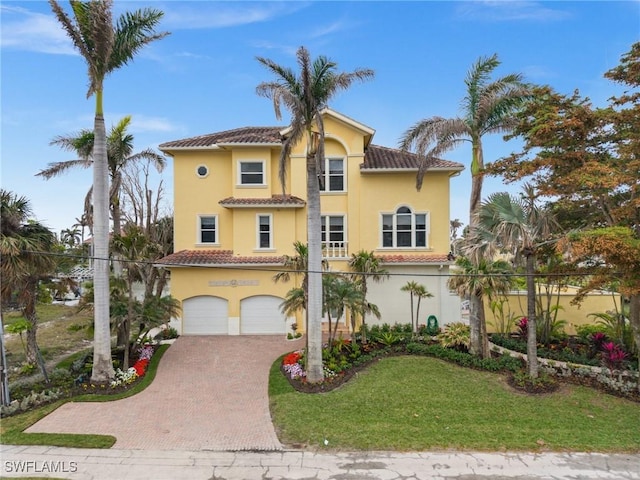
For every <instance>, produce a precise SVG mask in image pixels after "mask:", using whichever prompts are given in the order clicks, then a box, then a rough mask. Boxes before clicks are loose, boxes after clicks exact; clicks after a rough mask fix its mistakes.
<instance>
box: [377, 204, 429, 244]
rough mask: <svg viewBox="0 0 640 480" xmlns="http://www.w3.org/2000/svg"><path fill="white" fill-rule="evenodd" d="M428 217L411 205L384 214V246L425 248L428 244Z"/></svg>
mask: <svg viewBox="0 0 640 480" xmlns="http://www.w3.org/2000/svg"><path fill="white" fill-rule="evenodd" d="M428 230H429V228H428V218H427V214H426V213H415V212H413V211H412V210H411V208H409V207H404V206H403V207H399V208H398V209H397V210H396V211H395V213H383V214H382V246H383V247H384V248H424V247H426V246H427V232H428Z"/></svg>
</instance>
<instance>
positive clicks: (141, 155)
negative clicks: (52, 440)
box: [36, 115, 166, 235]
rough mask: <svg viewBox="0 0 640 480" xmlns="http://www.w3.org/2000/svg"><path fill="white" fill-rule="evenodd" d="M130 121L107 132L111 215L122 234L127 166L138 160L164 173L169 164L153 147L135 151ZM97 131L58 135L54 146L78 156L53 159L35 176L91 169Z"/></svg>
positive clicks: (46, 177) (50, 176) (114, 229)
mask: <svg viewBox="0 0 640 480" xmlns="http://www.w3.org/2000/svg"><path fill="white" fill-rule="evenodd" d="M130 124H131V116H130V115H127V116H125V117H123V118H122V119H121V120H120V121H119V122H118V123H117V124H116V125H114V126H113V127H111V131H110V132H109V135H107V163H108V168H109V181H110V182H109V183H110V185H111V189H110V192H109V205H110V207H109V208H110V210H111V217H112V218H113V233H114V235H120V231H121V224H122V211H121V208H120V207H121V199H120V195H121V188H122V176H123V172H124V170H125V168H126V167H127V166H128V165H130V164H132V163H134V162H139V161H143V160H146V161H149V162H151V163H152V164H153V165H154V166H155V168H156V170H157V171H158V172H162V170H163V169H164V167H165V165H166V160H165V158H164V157H163V156H162V155H160V154H159V153H157V152H155V151H154V150H153V149H151V148H147V149H145V150H143V151H141V152H137V153H133V135H132V134H130V133H127V128H128V127H129V125H130ZM94 138H95V135H94V132H93V131H92V130H86V129H85V130H81V131H80V132H78V133H76V134H73V135H69V136H62V135H61V136H58V137H55V138H54V139H53V140H52V141H51V145H57V146H59V147H61V148H62V149H64V150H67V151H72V152H75V153H76V154H77V155H78V157H79V158H78V159H76V160H66V161H63V162H53V163H49V164H48V165H47V168H46V169H44V170H41V171H40V172H38V173H37V174H36V175H37V176H41V177H43V178H45V179H47V180H48V179H50V178H53V177H56V176H58V175H61V174H63V173H65V172H67V171H68V170H69V169H71V168H75V167H82V168H89V167H91V165H92V164H93V160H92V153H93V144H94ZM92 190H93V189H90V190H89V193H87V199H86V200H85V205H90V204H91V201H90V199H91V194H92Z"/></svg>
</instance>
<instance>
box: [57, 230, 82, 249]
mask: <svg viewBox="0 0 640 480" xmlns="http://www.w3.org/2000/svg"><path fill="white" fill-rule="evenodd" d="M80 239H81V236H80V230H79V229H78V228H65V229H63V230H62V231H61V232H60V242H61V243H62V244H63V245H65V246H67V247H69V248H74V247H75V246H76V245H79V244H80Z"/></svg>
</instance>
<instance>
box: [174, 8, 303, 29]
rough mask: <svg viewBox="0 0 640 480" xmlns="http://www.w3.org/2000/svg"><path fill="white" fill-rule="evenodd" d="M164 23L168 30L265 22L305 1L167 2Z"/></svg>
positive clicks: (289, 11) (289, 12) (286, 13)
mask: <svg viewBox="0 0 640 480" xmlns="http://www.w3.org/2000/svg"><path fill="white" fill-rule="evenodd" d="M168 5H169V6H168V7H167V8H166V9H165V10H164V18H163V25H165V26H166V27H167V28H169V29H170V30H171V29H200V28H224V27H234V26H238V25H247V24H251V23H259V22H266V21H269V20H271V19H273V18H276V17H280V16H283V15H289V14H291V13H293V12H296V11H298V10H300V9H301V8H304V7H305V6H306V2H193V3H188V4H187V3H181V2H175V3H169V4H168Z"/></svg>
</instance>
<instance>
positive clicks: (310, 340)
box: [256, 47, 373, 383]
mask: <svg viewBox="0 0 640 480" xmlns="http://www.w3.org/2000/svg"><path fill="white" fill-rule="evenodd" d="M296 58H297V61H298V66H299V67H300V72H299V73H298V74H296V73H295V72H294V71H293V70H292V69H290V68H287V67H283V66H281V65H278V64H277V63H275V62H274V61H272V60H269V59H266V58H262V57H258V58H257V60H258V62H260V63H261V64H262V65H264V66H265V67H266V68H267V69H268V70H269V71H270V72H271V73H272V74H274V75H275V77H276V80H274V81H271V82H263V83H261V84H259V85H258V86H257V87H256V92H257V93H258V95H260V96H263V97H266V98H269V99H271V100H273V106H274V110H275V114H276V118H277V119H280V118H281V106H284V107H285V109H287V110H288V111H289V113H290V115H291V123H290V125H289V131H288V134H287V136H286V138H285V139H284V141H283V143H282V151H281V154H280V168H279V173H280V182H281V184H282V189H283V191H284V189H285V177H286V165H287V161H289V155H290V153H291V150H292V148H293V147H294V146H295V145H297V144H298V143H300V142H301V141H302V140H303V139H304V140H305V141H306V167H307V242H308V246H309V258H308V269H307V275H308V299H307V314H308V318H309V320H308V328H307V345H308V347H307V367H308V368H307V380H308V381H309V382H310V383H317V382H321V381H322V380H323V379H324V373H323V371H322V271H321V270H322V243H321V222H320V186H319V184H318V172H319V171H320V166H321V165H322V163H323V162H324V160H325V158H324V122H323V119H322V114H323V110H324V109H325V108H326V107H328V103H329V101H330V100H331V99H332V98H333V97H334V96H335V95H336V94H337V93H338V92H339V91H341V90H346V89H347V88H349V87H350V86H351V85H352V84H353V83H354V82H355V81H356V80H365V79H368V78H371V77H373V71H372V70H368V69H357V70H355V71H353V72H351V73H338V72H336V67H337V64H336V63H335V62H333V61H331V60H329V59H328V58H327V57H325V56H319V57H317V58H316V59H315V60H313V61H312V60H311V59H310V57H309V52H308V51H307V49H306V48H304V47H300V48H299V49H298V50H297V52H296Z"/></svg>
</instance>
